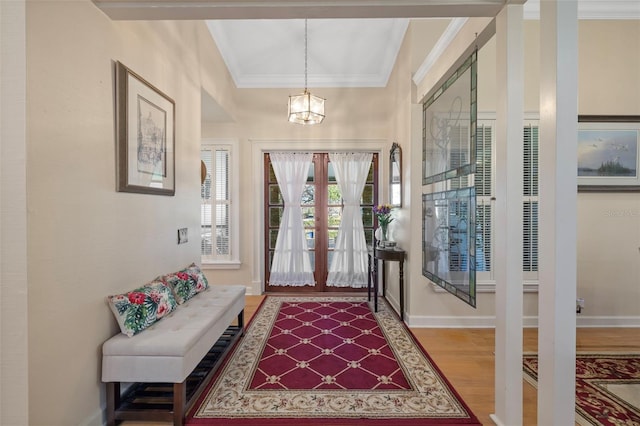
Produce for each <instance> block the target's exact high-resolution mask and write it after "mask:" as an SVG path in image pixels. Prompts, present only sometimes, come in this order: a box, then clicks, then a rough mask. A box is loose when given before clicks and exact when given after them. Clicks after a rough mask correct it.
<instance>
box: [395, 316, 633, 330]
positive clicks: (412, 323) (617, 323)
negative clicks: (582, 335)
mask: <svg viewBox="0 0 640 426" xmlns="http://www.w3.org/2000/svg"><path fill="white" fill-rule="evenodd" d="M405 320H406V322H407V324H408V325H409V327H416V328H494V327H495V325H496V321H495V320H496V319H495V317H494V316H467V317H458V316H424V315H407V316H406V317H405ZM522 326H523V327H525V328H536V327H538V317H537V316H535V317H534V316H531V317H524V319H523V321H522ZM576 327H584V328H587V327H593V328H596V327H599V328H604V327H640V317H639V316H615V317H614V316H585V315H578V317H577V318H576Z"/></svg>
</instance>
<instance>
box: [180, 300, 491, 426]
mask: <svg viewBox="0 0 640 426" xmlns="http://www.w3.org/2000/svg"><path fill="white" fill-rule="evenodd" d="M187 424H190V425H252V426H253V425H294V424H295V425H308V424H316V425H318V424H320V425H335V424H340V425H349V424H358V425H382V424H385V425H412V426H414V425H415V426H421V425H422V426H425V425H430V426H433V425H449V426H454V425H480V422H479V421H478V419H477V418H476V417H475V416H474V415H473V413H472V412H471V411H470V410H469V408H468V407H467V405H466V404H465V403H464V401H462V399H461V398H460V396H459V395H458V394H457V393H456V391H455V390H454V389H453V388H452V386H451V385H450V384H449V383H448V382H447V380H446V378H445V377H444V376H443V375H442V373H441V372H440V371H439V370H438V368H437V367H436V365H435V364H434V363H433V361H432V360H431V359H430V358H429V356H428V355H427V353H426V352H425V351H424V349H423V348H422V347H421V346H420V345H419V344H418V343H417V342H416V340H415V339H414V337H413V335H412V334H411V332H410V331H409V329H408V328H407V327H406V326H405V324H404V323H402V322H400V320H399V319H398V317H397V315H396V314H395V312H394V311H393V310H392V309H391V308H390V307H389V306H387V305H386V303H381V304H380V306H379V308H378V312H377V313H373V312H372V310H371V308H370V306H369V304H368V303H367V301H366V298H365V297H276V296H269V297H267V298H266V299H265V301H264V302H263V304H262V306H261V307H260V309H259V310H258V312H257V313H256V315H255V317H254V318H253V319H252V320H251V322H250V324H249V326H248V327H247V331H246V333H245V336H244V337H243V338H242V339H241V341H240V342H239V344H238V346H237V347H236V349H235V350H234V351H233V352H232V353H231V355H230V356H229V359H228V360H227V361H226V363H225V365H224V366H223V367H222V368H221V370H220V372H219V374H218V375H217V376H216V377H215V378H214V379H213V381H212V384H211V387H210V388H209V389H208V390H207V391H206V392H205V393H204V397H203V398H201V401H199V402H198V403H197V404H196V406H195V409H194V410H193V411H192V412H191V413H190V415H189V416H188V418H187Z"/></svg>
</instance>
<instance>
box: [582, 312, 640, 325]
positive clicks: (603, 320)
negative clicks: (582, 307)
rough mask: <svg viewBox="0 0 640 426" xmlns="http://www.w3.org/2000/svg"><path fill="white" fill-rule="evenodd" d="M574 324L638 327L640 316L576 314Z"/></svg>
mask: <svg viewBox="0 0 640 426" xmlns="http://www.w3.org/2000/svg"><path fill="white" fill-rule="evenodd" d="M576 326H577V327H584V328H589V327H592V328H603V327H621V328H632V327H640V316H615V317H614V316H586V315H578V318H576Z"/></svg>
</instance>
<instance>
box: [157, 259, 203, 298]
mask: <svg viewBox="0 0 640 426" xmlns="http://www.w3.org/2000/svg"><path fill="white" fill-rule="evenodd" d="M160 279H161V280H162V281H163V282H165V283H166V284H167V285H169V286H170V287H171V289H172V290H173V294H174V296H175V298H176V301H177V302H178V304H179V305H181V304H183V303H184V302H186V301H187V300H189V299H191V298H192V297H193V296H195V295H196V294H198V293H200V292H201V291H204V290H206V289H207V288H208V287H209V283H208V282H207V279H206V278H205V276H204V274H203V273H202V272H201V271H200V268H198V266H197V265H196V264H195V263H192V264H191V265H189V266H187V267H186V268H185V269H182V270H180V271H178V272H172V273H170V274H167V275H164V276H162V277H161V278H160Z"/></svg>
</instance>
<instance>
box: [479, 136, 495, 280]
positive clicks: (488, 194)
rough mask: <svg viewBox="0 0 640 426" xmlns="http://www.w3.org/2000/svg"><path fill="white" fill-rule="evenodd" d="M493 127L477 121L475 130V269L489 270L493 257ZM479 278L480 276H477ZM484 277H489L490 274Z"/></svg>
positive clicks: (480, 270)
mask: <svg viewBox="0 0 640 426" xmlns="http://www.w3.org/2000/svg"><path fill="white" fill-rule="evenodd" d="M492 130H493V129H492V128H491V126H489V125H485V124H482V123H478V127H477V130H476V173H475V187H476V228H477V230H476V271H477V272H490V271H491V263H492V262H491V261H492V257H493V250H492V246H491V244H492V236H493V226H492V224H493V215H492V203H491V201H492V198H493V173H492V172H493V156H492V151H491V150H492V144H493V131H492ZM479 278H480V277H479ZM486 278H491V277H490V276H488V277H486Z"/></svg>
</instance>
